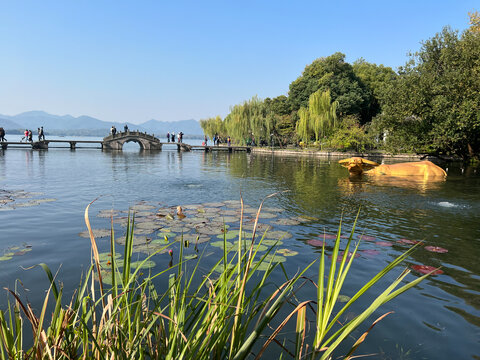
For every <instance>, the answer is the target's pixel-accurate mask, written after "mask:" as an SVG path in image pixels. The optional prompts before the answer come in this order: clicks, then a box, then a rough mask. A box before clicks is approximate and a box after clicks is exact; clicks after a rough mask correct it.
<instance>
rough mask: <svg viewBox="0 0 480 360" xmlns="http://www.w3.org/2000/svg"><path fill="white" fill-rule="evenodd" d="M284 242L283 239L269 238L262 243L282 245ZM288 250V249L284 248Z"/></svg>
mask: <svg viewBox="0 0 480 360" xmlns="http://www.w3.org/2000/svg"><path fill="white" fill-rule="evenodd" d="M282 244H283V241H281V240H269V239H265V240H263V241H262V245H265V246H274V245H277V246H280V245H282ZM284 250H286V249H284Z"/></svg>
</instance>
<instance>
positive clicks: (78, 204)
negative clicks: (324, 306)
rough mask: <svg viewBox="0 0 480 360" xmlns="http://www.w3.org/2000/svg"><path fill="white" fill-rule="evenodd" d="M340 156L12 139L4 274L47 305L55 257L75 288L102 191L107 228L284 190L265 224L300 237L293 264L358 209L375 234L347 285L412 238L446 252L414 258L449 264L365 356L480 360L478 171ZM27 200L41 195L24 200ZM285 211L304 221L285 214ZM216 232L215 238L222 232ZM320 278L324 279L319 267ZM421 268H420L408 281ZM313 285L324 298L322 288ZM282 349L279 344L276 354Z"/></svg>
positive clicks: (371, 340) (412, 295)
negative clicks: (410, 175)
mask: <svg viewBox="0 0 480 360" xmlns="http://www.w3.org/2000/svg"><path fill="white" fill-rule="evenodd" d="M9 140H14V139H9ZM336 160H337V159H332V160H326V159H313V158H295V157H279V156H276V157H272V156H265V155H258V154H245V153H238V154H224V153H208V154H205V153H202V152H191V153H177V152H176V151H174V150H173V148H172V149H171V150H169V149H167V148H165V149H164V151H161V152H139V148H138V146H137V145H136V144H128V146H127V147H126V148H125V149H124V151H123V152H102V151H101V150H99V149H94V148H92V149H77V150H75V151H70V150H69V149H53V148H51V149H49V150H48V151H32V150H27V149H8V150H6V151H3V152H0V199H2V196H3V199H5V198H6V197H8V194H10V196H11V197H12V198H14V200H15V201H13V202H8V203H7V202H5V203H4V204H2V203H0V223H1V229H0V252H1V253H0V256H1V255H2V254H6V255H7V256H6V259H5V258H3V259H4V260H3V261H0V285H1V286H2V287H9V288H11V289H13V288H15V287H17V289H19V292H20V293H22V294H23V295H24V296H26V297H27V298H28V300H29V301H30V302H31V303H32V304H33V306H34V307H35V308H36V309H37V310H38V309H39V307H40V299H42V297H43V295H44V290H45V289H47V288H48V281H47V278H46V276H45V274H44V272H43V270H42V269H41V268H39V267H36V268H30V267H32V266H33V265H35V264H38V263H46V264H48V266H49V267H50V268H51V269H52V270H53V271H56V270H57V269H59V273H58V279H59V280H60V281H62V282H63V283H64V285H65V288H66V289H67V290H68V291H72V290H73V289H74V288H75V287H76V286H77V285H78V283H79V281H80V277H81V273H82V271H85V269H86V267H88V265H89V264H90V260H89V259H90V241H89V239H87V238H84V237H81V236H79V233H81V232H82V231H85V230H86V227H85V224H84V221H83V215H84V210H85V207H86V206H87V204H88V203H90V202H91V201H92V200H94V199H97V200H96V202H95V203H94V204H93V205H92V206H91V210H90V221H91V223H92V226H93V228H96V229H108V228H109V226H110V225H109V219H108V218H104V217H98V216H97V215H98V214H99V213H100V214H102V212H101V211H102V210H108V209H115V210H118V211H119V213H118V214H117V217H120V218H121V217H122V216H126V215H125V213H122V211H127V210H128V209H129V208H130V207H133V206H137V209H138V213H139V219H140V220H141V218H142V216H144V217H145V218H148V217H149V216H151V215H149V214H148V209H149V208H151V209H153V210H150V212H151V213H152V214H153V213H155V211H157V210H158V209H160V208H168V207H172V206H177V205H182V206H185V205H187V207H186V208H187V209H190V210H189V211H190V213H189V214H192V213H193V212H194V211H195V209H196V207H195V206H193V207H189V205H192V204H193V205H194V204H204V203H208V204H210V205H206V206H205V207H208V208H209V209H211V208H215V207H216V208H217V209H218V210H215V211H217V214H220V215H222V214H223V212H226V214H227V215H225V216H228V214H230V213H231V212H232V207H233V210H235V207H234V206H233V205H232V204H234V202H233V201H232V200H238V199H239V198H240V194H241V195H242V196H243V199H244V201H245V203H246V204H248V205H249V206H251V207H258V205H259V204H260V201H261V200H262V199H263V198H264V197H265V196H267V195H269V194H272V193H275V192H283V193H281V194H280V195H279V196H276V197H273V198H270V199H268V200H267V201H266V203H265V206H266V207H267V208H269V209H266V211H265V212H266V213H268V214H273V215H272V218H265V219H262V220H261V221H262V222H263V223H266V224H268V223H270V222H277V223H276V225H274V230H281V231H288V233H289V234H290V235H291V237H289V238H285V239H283V244H282V245H281V246H280V248H286V249H289V250H293V251H297V252H298V253H299V254H298V255H297V256H290V257H287V260H286V262H285V263H284V265H285V267H286V269H287V270H288V272H289V273H290V274H294V273H295V272H297V270H298V269H301V268H303V267H304V266H306V264H308V263H309V262H311V261H313V260H314V259H315V258H318V255H319V253H320V251H321V249H320V248H319V247H315V246H313V245H311V244H309V243H308V242H309V241H310V240H315V239H317V240H320V239H321V238H322V234H324V233H326V234H327V235H330V234H334V233H335V232H336V230H337V228H338V225H339V222H340V219H341V218H342V216H343V233H346V234H348V233H349V231H350V230H351V227H352V225H353V222H354V219H355V216H356V214H357V212H358V210H359V209H360V217H359V222H358V224H357V229H356V234H358V235H360V234H364V236H365V237H364V240H363V241H362V242H361V244H360V250H361V251H360V257H359V258H357V259H355V261H354V265H353V267H352V270H351V273H350V277H349V279H348V280H347V284H346V287H345V289H344V290H343V291H342V293H343V294H344V295H347V296H349V295H350V296H351V295H352V294H353V293H354V292H355V290H358V289H359V288H360V287H361V286H362V285H363V284H364V283H365V282H366V281H367V280H369V279H370V278H371V277H372V276H373V275H375V274H376V273H377V272H378V271H379V270H380V269H381V268H382V267H384V266H385V265H386V264H387V263H388V262H389V261H391V260H392V259H393V258H395V257H396V256H398V255H399V254H401V253H402V252H403V251H405V250H406V249H407V248H408V246H409V245H407V244H405V243H402V242H401V240H402V239H407V240H423V241H424V242H425V245H426V246H436V247H441V248H444V249H447V250H448V252H446V253H436V252H431V251H427V250H426V248H425V247H421V248H419V249H418V251H416V252H415V253H414V254H413V255H412V256H411V257H410V258H409V259H408V261H406V262H405V263H404V267H410V266H412V265H429V266H435V267H438V266H442V270H443V271H444V273H443V274H441V275H436V276H432V277H431V278H429V279H428V280H426V281H424V282H423V283H421V284H420V285H419V286H417V287H416V288H414V289H412V290H410V291H409V292H407V293H405V294H402V295H401V296H400V297H399V298H397V299H395V300H394V301H392V302H390V303H388V304H386V305H385V306H384V307H382V308H381V309H380V311H379V312H377V313H376V314H374V316H372V317H371V318H370V320H369V322H368V324H367V325H366V326H364V327H362V328H361V329H359V330H358V331H357V332H356V333H355V337H358V336H359V335H360V334H361V333H363V331H365V330H366V328H367V327H368V325H369V324H370V323H371V322H373V320H375V319H376V318H377V317H378V316H380V315H381V314H383V313H386V312H388V311H394V312H395V313H394V314H392V315H389V316H388V317H387V318H386V319H384V320H383V321H381V322H380V323H379V324H378V325H377V326H376V327H375V328H374V330H373V331H372V332H371V333H370V335H369V336H368V337H367V339H366V341H365V343H363V344H362V345H361V346H360V348H359V350H358V351H357V353H356V354H357V355H359V354H375V355H372V356H371V357H370V358H373V359H478V358H480V296H479V295H480V281H479V280H480V262H479V261H478V256H479V255H480V191H479V189H480V173H479V171H477V170H476V169H474V168H465V169H463V170H462V169H461V168H460V166H459V165H455V164H449V165H448V167H449V169H448V179H447V181H446V182H442V183H436V184H421V183H415V182H414V181H408V182H392V181H387V180H386V179H383V180H375V179H371V178H368V177H363V178H361V179H352V180H351V179H349V177H348V174H347V170H346V169H344V168H342V167H340V166H339V165H338V164H337V161H336ZM22 191H23V192H22ZM25 192H26V193H25ZM32 193H33V194H32ZM35 200H39V201H35ZM25 203H27V204H26V205H35V206H21V205H22V204H25ZM215 203H223V205H221V206H220V204H215ZM17 205H20V206H17ZM192 211H193V212H192ZM209 211H210V210H209ZM211 211H214V210H211ZM192 216H193V215H192ZM299 217H301V218H300V220H299ZM187 218H188V216H187ZM227 219H228V218H227ZM279 219H287V220H289V221H290V223H297V224H296V225H284V224H283V223H282V221H280V222H278V220H279ZM302 219H303V220H302ZM286 222H288V221H286ZM231 226H233V225H231ZM145 228H148V227H145ZM232 228H233V227H232ZM123 229H124V228H123V227H122V224H121V220H120V223H116V224H115V230H116V233H117V234H118V235H120V236H121V235H123V232H122V231H123ZM155 232H156V231H153V236H156V235H155ZM144 233H145V231H144ZM147 236H148V235H147ZM216 240H218V239H216V238H215V236H213V239H212V240H211V241H212V242H213V241H216ZM326 241H327V244H329V245H330V244H332V242H333V240H331V239H328V236H327V240H326ZM98 243H99V247H100V249H101V251H107V250H108V238H101V239H99V240H98ZM201 245H202V246H210V247H211V250H210V249H208V251H207V252H208V253H209V254H210V255H209V256H208V257H207V258H206V262H207V264H206V265H205V267H206V268H208V262H211V263H213V262H215V261H216V260H217V259H218V256H219V252H218V248H216V247H214V246H211V245H210V244H208V243H204V244H201ZM12 254H13V255H12ZM138 256H139V257H141V255H138ZM10 257H11V258H10ZM9 258H10V259H9ZM154 261H155V262H156V264H157V268H162V269H163V268H165V267H166V266H167V264H168V261H169V256H168V254H159V255H156V256H155V257H154ZM315 267H316V265H315ZM29 268H30V269H29ZM400 272H401V269H400V268H399V269H398V270H396V271H393V272H392V273H391V274H389V276H387V278H386V279H385V281H383V282H382V283H381V284H380V285H379V286H377V287H376V288H375V289H374V290H375V291H377V292H375V291H372V292H371V293H369V294H367V295H366V298H365V299H364V300H363V303H360V304H359V306H356V307H354V308H352V310H351V312H349V313H348V314H346V318H345V317H344V318H343V319H342V321H345V320H348V319H349V318H351V317H353V316H355V314H358V313H359V312H360V311H361V306H360V305H365V304H367V303H368V300H371V299H372V297H373V295H375V294H378V292H380V291H381V290H383V289H384V288H385V287H386V285H387V283H388V282H389V281H392V280H394V279H395V278H396V276H398V275H399V273H400ZM308 275H309V276H311V277H312V278H314V280H315V281H316V279H315V277H314V275H315V271H311V272H310V273H309V274H308ZM276 276H277V279H278V281H279V283H280V282H282V280H284V278H283V277H282V275H281V274H280V273H279V274H277V275H276ZM417 276H419V274H418V273H415V272H413V271H412V273H411V274H410V275H409V276H408V279H409V280H412V279H415V278H416V277H417ZM20 281H21V282H20ZM303 293H304V295H305V296H308V297H309V298H310V299H313V298H314V297H315V293H314V290H313V289H312V290H310V291H309V290H305V291H304V292H303ZM5 304H6V295H5V296H0V305H1V307H2V308H5ZM274 350H275V347H274V345H273V346H272V354H273V353H274ZM272 357H274V356H273V355H272Z"/></svg>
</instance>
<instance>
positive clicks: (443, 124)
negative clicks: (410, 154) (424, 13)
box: [372, 27, 480, 157]
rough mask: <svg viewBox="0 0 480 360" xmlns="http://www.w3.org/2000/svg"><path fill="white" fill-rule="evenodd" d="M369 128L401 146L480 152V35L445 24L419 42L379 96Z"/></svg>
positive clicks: (429, 149)
mask: <svg viewBox="0 0 480 360" xmlns="http://www.w3.org/2000/svg"><path fill="white" fill-rule="evenodd" d="M381 102H382V104H383V107H382V115H380V116H378V117H377V118H376V119H375V121H374V124H373V125H372V128H374V129H376V130H377V132H384V131H388V134H389V135H388V137H387V145H390V146H392V147H394V148H397V149H400V150H416V151H417V152H427V153H432V152H433V153H444V154H456V155H460V156H462V157H468V156H474V155H478V154H479V153H480V34H479V33H477V32H474V31H470V30H467V31H465V32H464V33H463V34H461V35H459V34H458V32H457V31H452V30H451V29H450V28H448V27H446V28H444V29H443V31H442V32H441V33H438V34H436V35H435V36H434V37H433V38H431V39H429V40H427V41H425V42H424V43H423V44H422V47H421V49H420V51H419V52H418V53H416V54H414V55H413V56H412V58H411V60H410V61H409V62H408V63H407V64H406V66H405V67H403V68H401V69H400V76H399V77H398V78H397V79H396V80H395V81H393V82H391V83H390V84H389V85H388V86H386V87H385V89H384V91H383V92H382V95H381Z"/></svg>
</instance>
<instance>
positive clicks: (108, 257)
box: [98, 252, 122, 261]
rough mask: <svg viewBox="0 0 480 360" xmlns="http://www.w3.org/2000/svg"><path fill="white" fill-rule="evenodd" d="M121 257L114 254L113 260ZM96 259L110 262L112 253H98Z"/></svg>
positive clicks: (118, 254)
mask: <svg viewBox="0 0 480 360" xmlns="http://www.w3.org/2000/svg"><path fill="white" fill-rule="evenodd" d="M121 257H122V254H120V253H118V252H117V253H115V259H120V258H121ZM98 258H99V260H100V261H108V260H112V253H110V252H104V253H100V254H98Z"/></svg>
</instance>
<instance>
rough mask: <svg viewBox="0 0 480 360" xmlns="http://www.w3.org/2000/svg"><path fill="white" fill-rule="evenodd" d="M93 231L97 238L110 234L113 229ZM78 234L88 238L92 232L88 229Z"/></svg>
mask: <svg viewBox="0 0 480 360" xmlns="http://www.w3.org/2000/svg"><path fill="white" fill-rule="evenodd" d="M92 231H93V236H94V237H95V238H102V237H107V236H110V234H111V230H109V229H92ZM78 235H80V236H81V237H83V238H87V239H89V238H90V233H89V232H88V230H85V231H82V232H81V233H78Z"/></svg>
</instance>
